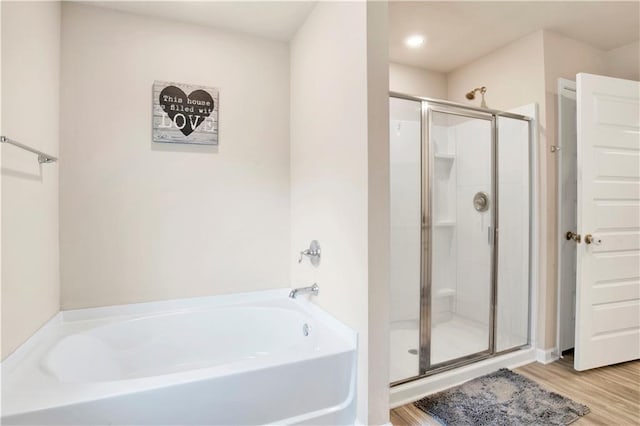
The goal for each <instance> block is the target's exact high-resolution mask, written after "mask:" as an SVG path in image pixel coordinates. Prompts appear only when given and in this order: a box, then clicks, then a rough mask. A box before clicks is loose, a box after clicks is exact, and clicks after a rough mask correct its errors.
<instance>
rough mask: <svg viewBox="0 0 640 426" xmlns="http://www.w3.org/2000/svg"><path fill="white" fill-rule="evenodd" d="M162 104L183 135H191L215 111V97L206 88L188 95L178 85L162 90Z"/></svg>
mask: <svg viewBox="0 0 640 426" xmlns="http://www.w3.org/2000/svg"><path fill="white" fill-rule="evenodd" d="M159 101H160V106H161V107H162V110H163V111H164V112H165V113H166V114H167V115H168V116H169V118H170V119H171V121H173V123H174V124H175V125H176V127H177V128H178V130H180V131H181V132H182V134H183V135H185V136H189V135H190V134H191V133H193V131H194V130H196V129H197V128H198V126H200V125H201V124H202V123H204V120H205V119H206V118H207V117H208V116H209V115H210V114H211V112H212V111H213V107H214V105H213V98H212V97H211V95H210V94H209V93H208V92H207V91H205V90H200V89H199V90H194V91H193V92H191V93H189V96H187V95H186V94H185V93H184V92H183V91H182V90H180V88H178V87H176V86H167V87H165V88H164V89H162V92H160V99H159Z"/></svg>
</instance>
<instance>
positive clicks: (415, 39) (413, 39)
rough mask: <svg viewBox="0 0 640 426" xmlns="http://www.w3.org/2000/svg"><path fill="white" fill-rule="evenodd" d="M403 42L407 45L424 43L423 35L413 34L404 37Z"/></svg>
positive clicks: (417, 45)
mask: <svg viewBox="0 0 640 426" xmlns="http://www.w3.org/2000/svg"><path fill="white" fill-rule="evenodd" d="M404 43H405V44H406V45H407V46H409V47H420V46H422V45H423V44H424V36H421V35H420V34H415V35H412V36H409V37H407V38H405V39H404Z"/></svg>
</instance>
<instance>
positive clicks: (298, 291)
mask: <svg viewBox="0 0 640 426" xmlns="http://www.w3.org/2000/svg"><path fill="white" fill-rule="evenodd" d="M319 290H320V287H318V284H316V283H313V285H312V286H311V287H300V288H294V289H293V290H291V293H289V297H290V298H292V299H295V298H296V296H297V295H298V294H304V293H313V294H315V295H316V296H317V295H318V291H319Z"/></svg>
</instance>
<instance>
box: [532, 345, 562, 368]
mask: <svg viewBox="0 0 640 426" xmlns="http://www.w3.org/2000/svg"><path fill="white" fill-rule="evenodd" d="M558 359H559V356H558V348H551V349H536V361H538V362H539V363H541V364H551V363H552V362H554V361H557V360H558Z"/></svg>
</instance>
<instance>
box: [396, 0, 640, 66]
mask: <svg viewBox="0 0 640 426" xmlns="http://www.w3.org/2000/svg"><path fill="white" fill-rule="evenodd" d="M540 29H547V30H551V31H555V32H557V33H559V34H562V35H565V36H567V37H570V38H573V39H576V40H580V41H582V42H585V43H587V44H590V45H592V46H593V47H596V48H599V49H602V50H610V49H614V48H616V47H620V46H624V45H625V44H629V43H631V42H634V41H636V40H638V39H640V2H638V1H631V2H614V1H595V2H575V1H555V2H536V1H528V2H519V1H508V2H481V1H448V2H447V1H444V2H426V1H423V2H400V1H394V2H392V3H389V59H390V60H391V61H392V62H397V63H401V64H406V65H414V66H419V67H422V68H427V69H430V70H434V71H441V72H449V71H451V70H453V69H456V68H458V67H459V66H461V65H465V64H467V63H469V62H472V61H473V60H475V59H477V58H479V57H481V56H484V55H486V54H487V53H489V52H491V51H493V50H495V49H497V48H499V47H501V46H504V45H506V44H508V43H510V42H512V41H514V40H517V39H519V38H521V37H523V36H525V35H527V34H531V33H533V32H534V31H537V30H540ZM416 33H417V34H422V35H424V36H426V37H427V41H426V43H425V44H424V45H423V46H421V47H419V48H417V49H410V48H408V47H407V46H405V44H404V39H405V38H406V37H407V36H409V35H411V34H416Z"/></svg>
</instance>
